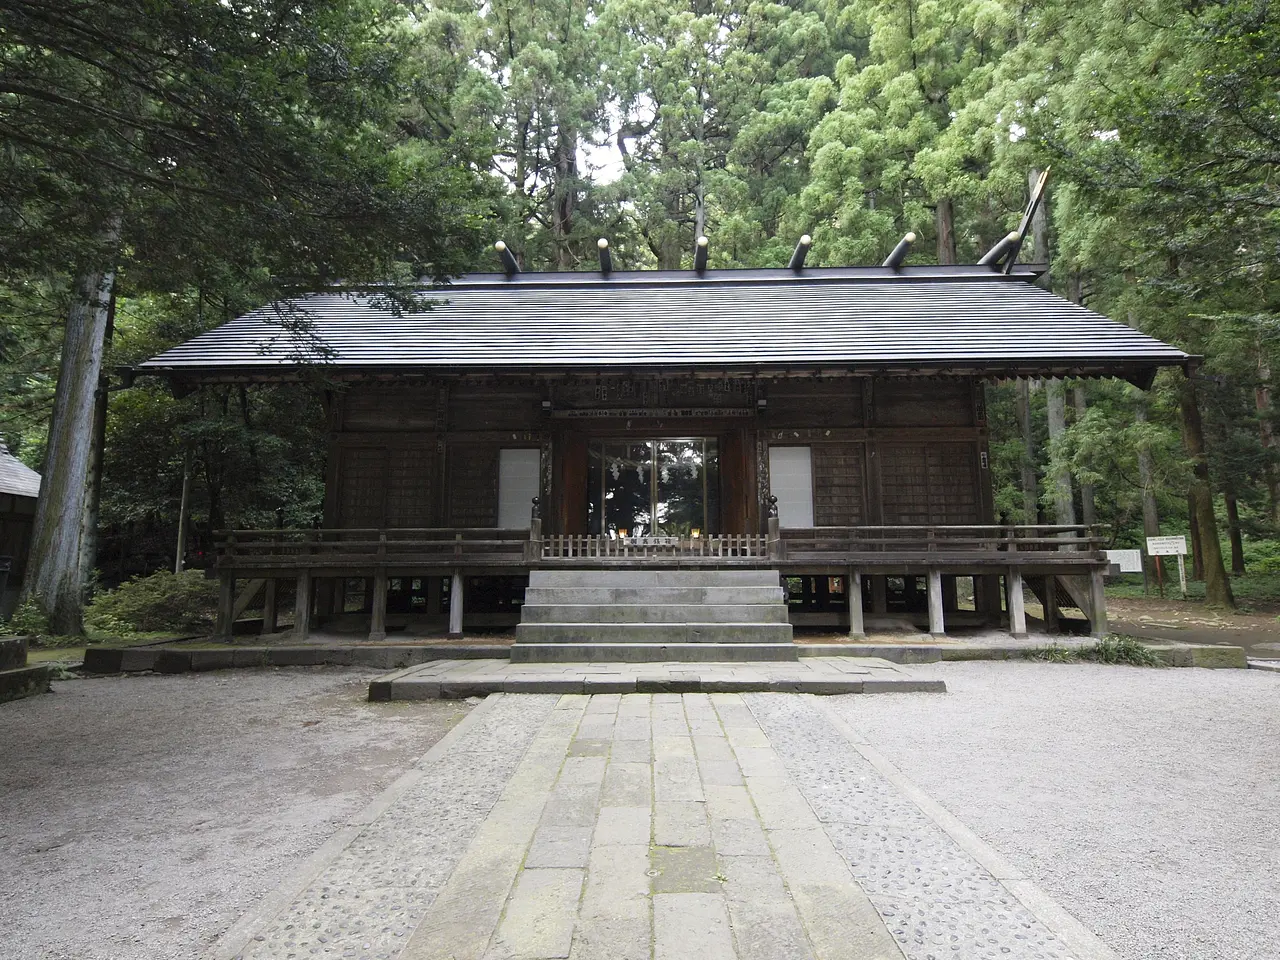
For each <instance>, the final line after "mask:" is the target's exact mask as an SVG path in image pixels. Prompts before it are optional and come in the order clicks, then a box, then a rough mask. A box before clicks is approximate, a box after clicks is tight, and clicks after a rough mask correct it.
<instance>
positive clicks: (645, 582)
mask: <svg viewBox="0 0 1280 960" xmlns="http://www.w3.org/2000/svg"><path fill="white" fill-rule="evenodd" d="M529 586H530V587H629V588H636V587H686V588H687V587H777V586H779V582H778V571H777V570H534V571H531V572H530V574H529Z"/></svg>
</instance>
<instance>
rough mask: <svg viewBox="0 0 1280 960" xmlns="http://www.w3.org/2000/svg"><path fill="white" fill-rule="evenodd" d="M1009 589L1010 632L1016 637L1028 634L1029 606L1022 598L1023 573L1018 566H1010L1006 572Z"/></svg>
mask: <svg viewBox="0 0 1280 960" xmlns="http://www.w3.org/2000/svg"><path fill="white" fill-rule="evenodd" d="M1005 583H1006V585H1007V587H1008V590H1009V632H1010V633H1011V634H1013V636H1015V637H1019V638H1021V637H1025V636H1026V635H1027V608H1026V605H1025V603H1024V602H1023V598H1022V573H1021V571H1019V570H1018V568H1017V567H1009V568H1008V571H1007V572H1006V573H1005Z"/></svg>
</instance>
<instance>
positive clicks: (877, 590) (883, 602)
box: [871, 576, 889, 613]
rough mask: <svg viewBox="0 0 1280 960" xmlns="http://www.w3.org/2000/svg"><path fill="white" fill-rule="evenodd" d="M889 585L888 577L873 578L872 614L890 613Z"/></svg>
mask: <svg viewBox="0 0 1280 960" xmlns="http://www.w3.org/2000/svg"><path fill="white" fill-rule="evenodd" d="M888 593H889V584H888V578H887V577H880V576H876V577H872V578H871V612H872V613H888V612H889V597H888Z"/></svg>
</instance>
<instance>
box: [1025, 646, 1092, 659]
mask: <svg viewBox="0 0 1280 960" xmlns="http://www.w3.org/2000/svg"><path fill="white" fill-rule="evenodd" d="M1027 659H1028V660H1038V661H1040V662H1042V663H1075V662H1076V661H1077V660H1078V659H1080V657H1079V654H1077V653H1076V650H1075V648H1074V647H1064V646H1063V645H1062V644H1060V643H1050V644H1047V645H1045V646H1043V647H1036V648H1035V649H1034V650H1032V651H1031V652H1030V653H1028V654H1027Z"/></svg>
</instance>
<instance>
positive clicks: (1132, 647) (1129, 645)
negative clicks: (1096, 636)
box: [1079, 633, 1164, 667]
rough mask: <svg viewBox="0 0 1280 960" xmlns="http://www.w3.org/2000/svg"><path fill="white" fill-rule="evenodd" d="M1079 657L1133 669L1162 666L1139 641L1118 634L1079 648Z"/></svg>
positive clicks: (1154, 655)
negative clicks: (1118, 664) (1129, 666)
mask: <svg viewBox="0 0 1280 960" xmlns="http://www.w3.org/2000/svg"><path fill="white" fill-rule="evenodd" d="M1079 657H1080V659H1081V660H1088V661H1090V662H1092V663H1127V664H1129V665H1131V666H1135V667H1160V666H1163V665H1164V663H1163V661H1162V660H1161V659H1160V657H1159V656H1157V655H1156V654H1155V653H1154V652H1152V650H1151V649H1150V648H1149V647H1147V646H1146V645H1145V644H1144V643H1143V642H1142V641H1141V640H1138V639H1136V638H1135V637H1127V636H1124V635H1123V634H1118V633H1110V634H1107V636H1105V637H1103V638H1102V639H1101V640H1098V641H1096V642H1094V643H1091V644H1087V645H1085V646H1083V647H1081V648H1080V650H1079Z"/></svg>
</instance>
